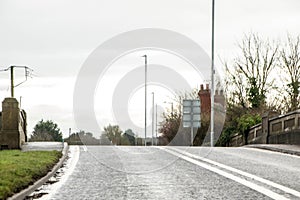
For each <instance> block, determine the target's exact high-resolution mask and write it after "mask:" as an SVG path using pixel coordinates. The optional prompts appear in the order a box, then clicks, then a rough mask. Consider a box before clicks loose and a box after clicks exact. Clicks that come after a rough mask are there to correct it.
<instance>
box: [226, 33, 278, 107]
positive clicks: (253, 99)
mask: <svg viewBox="0 0 300 200" xmlns="http://www.w3.org/2000/svg"><path fill="white" fill-rule="evenodd" d="M239 47H240V49H241V53H242V54H241V56H239V57H237V58H236V59H234V62H233V64H232V65H231V67H229V65H228V64H226V65H225V66H226V68H227V69H226V71H227V75H228V74H229V76H228V77H227V84H228V83H230V84H231V89H232V91H231V92H232V93H231V94H232V97H231V98H233V99H234V100H237V101H238V103H239V104H240V105H241V106H242V107H244V108H245V107H252V108H260V107H261V106H264V105H265V104H266V98H267V92H268V91H270V90H271V89H272V85H273V82H274V78H272V77H271V76H270V74H271V72H272V70H273V69H274V67H275V66H276V63H277V56H278V44H276V43H275V42H273V43H271V42H269V41H268V40H266V41H263V40H262V39H261V38H260V37H259V36H258V35H256V34H253V33H251V34H249V35H246V36H245V38H244V39H243V40H242V42H241V43H240V44H239ZM229 99H230V98H229Z"/></svg>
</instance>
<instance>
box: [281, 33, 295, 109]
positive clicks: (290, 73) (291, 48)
mask: <svg viewBox="0 0 300 200" xmlns="http://www.w3.org/2000/svg"><path fill="white" fill-rule="evenodd" d="M299 47H300V38H299V36H298V37H296V39H295V38H292V37H291V36H288V41H287V43H286V44H285V46H284V47H283V48H282V49H281V51H280V61H281V62H280V67H281V69H282V70H283V73H281V74H282V76H283V80H284V82H285V83H286V85H284V86H283V92H285V93H287V95H284V103H285V104H286V109H287V111H292V110H296V109H298V108H300V102H299V100H300V99H299V98H300V95H299V90H300V49H299Z"/></svg>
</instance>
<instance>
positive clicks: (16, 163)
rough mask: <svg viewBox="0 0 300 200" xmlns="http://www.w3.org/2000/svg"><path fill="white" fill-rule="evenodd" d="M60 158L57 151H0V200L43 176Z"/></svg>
mask: <svg viewBox="0 0 300 200" xmlns="http://www.w3.org/2000/svg"><path fill="white" fill-rule="evenodd" d="M61 156H62V153H61V152H58V151H29V152H21V151H19V150H5V151H0V199H6V198H7V197H9V196H11V195H13V194H14V193H17V192H19V191H21V190H22V189H24V188H26V187H27V186H28V185H31V184H33V183H34V182H35V181H36V180H38V179H39V178H41V177H43V176H45V175H46V174H47V173H48V172H49V171H50V170H51V169H52V167H53V166H54V165H55V164H56V163H57V162H58V160H59V159H60V157H61Z"/></svg>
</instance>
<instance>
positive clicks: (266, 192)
mask: <svg viewBox="0 0 300 200" xmlns="http://www.w3.org/2000/svg"><path fill="white" fill-rule="evenodd" d="M162 149H163V150H164V151H167V152H168V153H170V154H173V155H175V156H177V157H179V158H182V159H184V160H186V161H188V162H190V163H193V164H195V165H198V166H200V167H202V168H205V169H207V170H209V171H212V172H214V173H217V174H219V175H221V176H224V177H226V178H229V179H231V180H233V181H235V182H238V183H240V184H242V185H244V186H246V187H249V188H250V189H253V190H256V191H257V192H259V193H261V194H264V195H266V196H268V197H270V198H272V199H276V200H288V198H286V197H284V196H282V195H280V194H277V193H275V192H273V191H271V190H269V189H266V188H264V187H262V186H259V185H257V184H255V183H252V182H249V181H247V180H245V179H242V178H240V177H237V176H234V175H232V174H229V173H227V172H225V171H222V170H220V169H218V168H215V167H212V166H209V165H208V164H205V163H202V162H200V161H198V160H194V159H192V158H190V157H187V156H185V155H182V154H179V153H175V152H172V151H170V150H168V149H165V148H162Z"/></svg>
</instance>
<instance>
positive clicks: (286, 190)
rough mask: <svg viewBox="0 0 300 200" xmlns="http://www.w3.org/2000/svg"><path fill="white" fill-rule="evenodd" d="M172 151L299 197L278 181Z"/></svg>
mask: <svg viewBox="0 0 300 200" xmlns="http://www.w3.org/2000/svg"><path fill="white" fill-rule="evenodd" d="M173 150H174V151H177V152H178V153H181V154H184V155H186V156H189V157H191V158H195V159H198V160H202V161H204V162H207V163H210V164H212V165H215V166H218V167H220V168H223V169H227V170H229V171H232V172H235V173H237V174H240V175H242V176H246V177H248V178H251V179H254V180H256V181H259V182H261V183H264V184H267V185H269V186H272V187H274V188H277V189H280V190H282V191H283V192H285V193H289V194H292V195H294V196H296V197H300V192H298V191H296V190H293V189H291V188H288V187H285V186H283V185H280V184H278V183H275V182H272V181H269V180H267V179H264V178H261V177H258V176H255V175H253V174H250V173H247V172H244V171H241V170H239V169H236V168H233V167H230V166H228V165H224V164H221V163H218V162H215V161H213V160H209V159H207V158H203V157H200V156H197V155H194V154H191V153H188V152H184V151H181V150H178V149H173Z"/></svg>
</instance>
